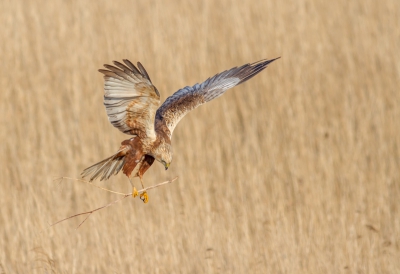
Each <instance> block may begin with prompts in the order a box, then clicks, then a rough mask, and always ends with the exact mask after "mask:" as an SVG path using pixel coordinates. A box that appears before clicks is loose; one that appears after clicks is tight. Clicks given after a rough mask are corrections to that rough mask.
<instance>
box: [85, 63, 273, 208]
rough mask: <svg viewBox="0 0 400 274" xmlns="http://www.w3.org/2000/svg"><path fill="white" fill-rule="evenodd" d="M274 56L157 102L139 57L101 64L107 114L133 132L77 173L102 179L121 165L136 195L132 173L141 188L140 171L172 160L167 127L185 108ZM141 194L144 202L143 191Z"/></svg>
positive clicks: (156, 93) (256, 70) (219, 92)
mask: <svg viewBox="0 0 400 274" xmlns="http://www.w3.org/2000/svg"><path fill="white" fill-rule="evenodd" d="M279 58H280V57H278V58H275V59H271V60H261V61H258V62H255V63H251V64H246V65H243V66H241V67H235V68H232V69H230V70H226V71H224V72H221V73H218V74H216V75H215V76H213V77H210V78H208V79H207V80H205V81H204V82H203V83H201V84H195V85H194V86H192V87H189V86H187V87H184V88H182V89H180V90H178V91H177V92H175V93H174V94H173V95H172V96H170V97H168V98H167V99H166V100H165V102H164V103H163V104H162V105H161V106H159V105H160V93H159V91H158V90H157V88H156V87H155V86H154V85H153V83H152V82H151V80H150V77H149V74H148V73H147V72H146V70H145V69H144V67H143V66H142V64H141V63H140V62H138V63H137V67H136V66H134V65H133V64H132V63H131V62H130V61H129V60H127V59H124V60H123V64H122V63H120V62H117V61H114V62H113V63H114V66H111V65H104V67H105V68H106V69H99V72H101V73H102V74H104V80H105V82H104V105H105V107H106V112H107V115H108V119H109V121H110V122H111V124H112V125H113V126H114V127H116V128H118V129H119V130H120V131H122V132H123V133H126V134H128V135H132V138H130V139H127V140H125V141H123V142H122V143H121V146H120V148H119V149H118V151H117V152H116V153H115V154H114V155H112V156H111V157H109V158H107V159H104V160H103V161H100V162H98V163H97V164H94V165H92V166H91V167H88V168H86V169H85V170H84V171H83V172H82V174H81V175H82V177H83V178H84V177H87V176H89V175H91V176H90V181H93V180H95V179H96V178H98V177H100V180H106V179H108V178H110V176H111V175H116V174H117V173H118V172H119V171H120V170H121V169H122V172H123V173H124V174H125V175H126V176H127V177H128V179H129V181H130V183H131V184H132V188H133V192H132V195H133V196H134V197H136V196H137V195H138V191H137V190H136V188H135V187H134V185H133V183H132V181H131V178H132V177H139V178H140V182H141V184H142V187H143V188H144V185H143V175H144V173H145V172H146V171H147V170H148V169H149V168H150V166H151V165H152V164H153V163H154V160H157V161H158V162H160V163H162V164H163V166H164V167H165V169H166V170H167V169H168V167H169V166H170V164H171V162H172V145H171V138H172V133H173V131H174V129H175V127H176V125H177V124H178V122H179V121H180V120H181V119H182V118H183V117H184V116H185V115H186V114H187V113H188V112H189V111H191V110H193V109H195V108H197V107H198V106H200V105H202V104H204V103H207V102H209V101H211V100H213V99H215V98H217V97H219V96H221V95H222V94H224V93H225V91H227V90H228V89H230V88H233V87H234V86H237V85H239V84H241V83H243V82H245V81H247V80H249V79H250V78H252V77H253V76H255V75H256V74H258V73H259V72H261V71H262V70H264V69H265V68H266V67H267V65H268V64H270V63H271V62H273V61H275V60H277V59H279ZM140 198H141V199H142V200H143V202H145V203H147V202H148V195H147V193H146V192H143V193H142V194H141V195H140Z"/></svg>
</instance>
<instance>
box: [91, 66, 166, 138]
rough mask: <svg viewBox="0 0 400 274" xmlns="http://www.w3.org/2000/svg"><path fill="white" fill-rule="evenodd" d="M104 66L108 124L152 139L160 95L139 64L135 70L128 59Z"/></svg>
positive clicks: (154, 136) (128, 132)
mask: <svg viewBox="0 0 400 274" xmlns="http://www.w3.org/2000/svg"><path fill="white" fill-rule="evenodd" d="M123 62H124V64H122V63H119V62H117V61H114V62H113V63H114V65H115V66H111V65H104V67H105V68H107V69H99V71H100V72H101V73H103V74H104V80H105V82H104V105H105V107H106V111H107V115H108V119H109V120H110V122H111V124H112V125H113V126H114V127H116V128H118V129H119V130H120V131H122V132H123V133H126V134H130V135H137V136H139V137H141V138H150V139H155V138H156V134H155V131H154V119H155V114H156V111H157V108H158V106H159V104H160V93H159V92H158V90H157V89H156V87H155V86H153V84H152V83H151V80H150V77H149V75H148V74H147V72H146V70H145V69H144V67H143V66H142V64H140V63H137V65H138V67H139V69H137V68H136V67H135V66H134V65H133V64H132V63H131V62H130V61H129V60H123Z"/></svg>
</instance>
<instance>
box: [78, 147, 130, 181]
mask: <svg viewBox="0 0 400 274" xmlns="http://www.w3.org/2000/svg"><path fill="white" fill-rule="evenodd" d="M121 151H122V150H119V151H117V153H115V154H114V155H112V156H111V157H108V158H107V159H104V160H102V161H100V162H98V163H96V164H94V165H92V166H90V167H88V168H86V169H85V170H84V171H83V172H82V173H81V175H82V178H85V177H87V176H89V175H90V174H92V173H93V174H92V176H91V177H90V180H89V181H90V182H91V181H93V180H95V179H96V178H98V177H100V176H101V178H100V181H102V180H107V179H108V178H110V177H111V175H115V174H117V173H118V172H119V171H120V170H121V169H122V167H123V166H124V164H125V155H121V154H120V152H121Z"/></svg>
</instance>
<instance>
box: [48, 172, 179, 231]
mask: <svg viewBox="0 0 400 274" xmlns="http://www.w3.org/2000/svg"><path fill="white" fill-rule="evenodd" d="M61 179H72V180H76V181H83V182H86V183H89V184H91V185H93V186H95V187H97V188H100V189H103V190H106V191H109V192H112V193H115V194H119V195H124V196H123V197H122V198H119V199H117V200H115V201H113V202H111V203H108V204H106V205H104V206H101V207H99V208H96V209H93V210H90V211H87V212H82V213H78V214H75V215H72V216H69V217H67V218H65V219H62V220H60V221H57V222H55V223H53V224H51V225H50V227H52V226H55V225H56V224H59V223H61V222H64V221H66V220H69V219H71V218H75V217H78V216H81V215H86V214H88V216H86V218H85V219H84V220H83V221H82V222H81V223H80V224H79V225H78V227H77V228H76V229H78V228H79V227H80V226H81V225H82V224H83V223H84V222H85V221H86V220H87V219H88V218H89V217H90V215H92V214H93V213H94V212H96V211H98V210H100V209H103V208H106V207H109V206H111V205H113V204H116V203H118V202H119V201H121V200H123V199H125V198H126V197H129V196H131V195H132V194H131V193H129V194H124V193H119V192H114V191H111V190H108V189H105V188H102V187H98V186H96V185H95V184H92V183H90V182H87V181H85V180H80V179H73V178H68V177H61ZM176 179H178V177H175V178H174V179H172V180H169V181H165V182H162V183H159V184H157V185H154V186H149V187H146V188H144V189H141V190H139V191H138V193H143V192H145V191H147V190H150V189H153V188H156V187H159V186H163V185H166V184H169V183H172V182H173V181H175V180H176Z"/></svg>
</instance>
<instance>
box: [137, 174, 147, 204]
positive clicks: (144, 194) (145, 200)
mask: <svg viewBox="0 0 400 274" xmlns="http://www.w3.org/2000/svg"><path fill="white" fill-rule="evenodd" d="M142 177H143V175H140V174H139V178H140V183H141V184H142V188H144V185H143V181H142ZM140 199H141V200H142V201H143V203H145V204H146V203H147V202H148V201H149V196H148V195H147V192H146V191H144V192H143V193H141V194H140Z"/></svg>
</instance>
